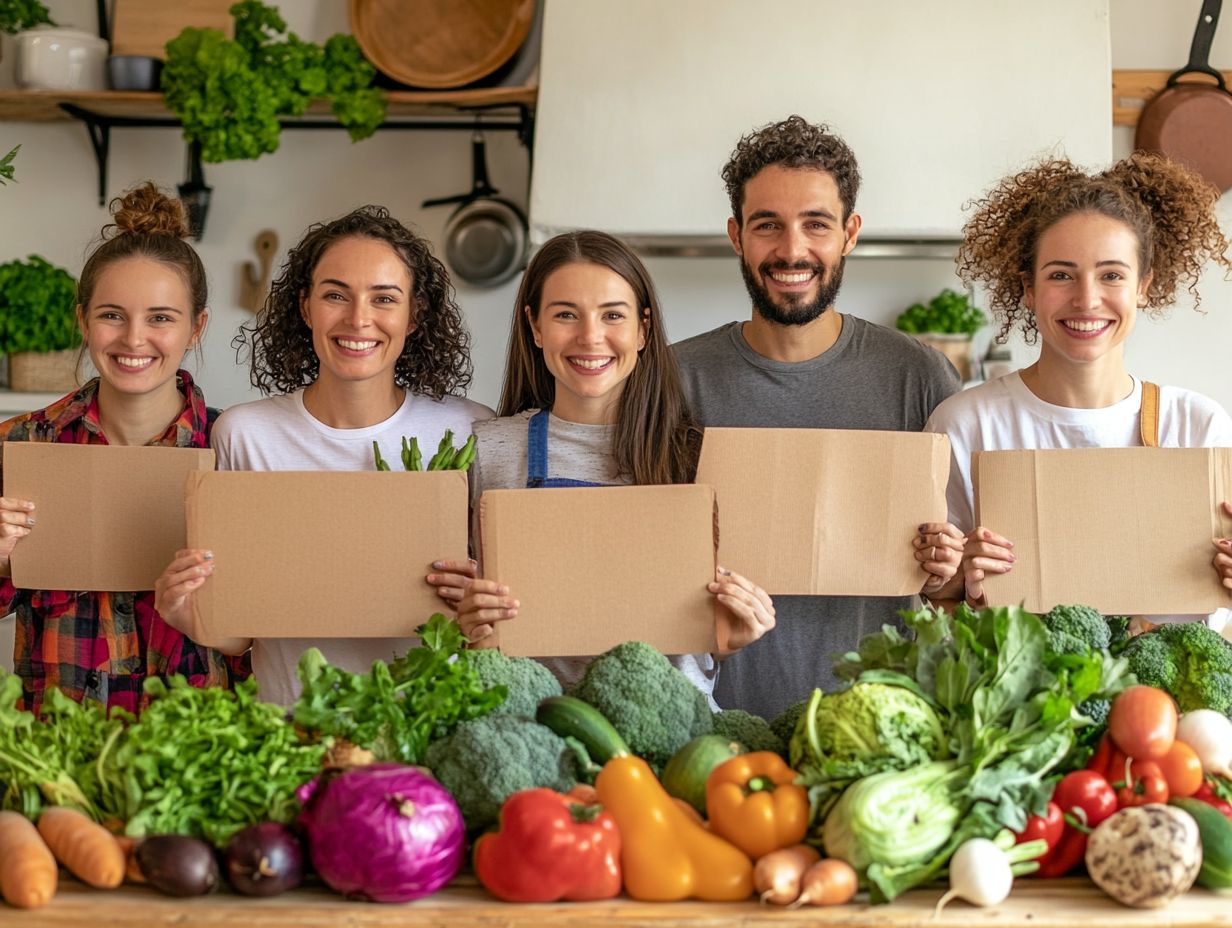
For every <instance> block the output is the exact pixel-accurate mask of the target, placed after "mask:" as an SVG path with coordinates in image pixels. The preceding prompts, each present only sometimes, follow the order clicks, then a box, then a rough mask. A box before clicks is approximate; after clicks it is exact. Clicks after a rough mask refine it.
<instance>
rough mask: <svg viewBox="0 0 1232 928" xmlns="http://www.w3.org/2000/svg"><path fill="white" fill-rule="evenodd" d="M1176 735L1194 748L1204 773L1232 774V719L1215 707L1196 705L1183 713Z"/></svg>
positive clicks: (1227, 775)
mask: <svg viewBox="0 0 1232 928" xmlns="http://www.w3.org/2000/svg"><path fill="white" fill-rule="evenodd" d="M1176 739H1177V740H1178V741H1184V742H1185V743H1186V744H1187V745H1189V746H1190V747H1191V748H1193V749H1194V752H1195V753H1197V755H1198V759H1199V760H1200V761H1202V771H1203V772H1204V773H1217V774H1219V775H1220V776H1221V777H1232V719H1229V718H1228V717H1227V716H1226V715H1224V714H1223V713H1222V712H1216V711H1215V710H1214V709H1194V710H1193V711H1192V712H1186V713H1185V714H1184V715H1182V716H1181V719H1180V721H1179V722H1177V725H1176Z"/></svg>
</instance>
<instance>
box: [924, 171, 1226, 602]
mask: <svg viewBox="0 0 1232 928" xmlns="http://www.w3.org/2000/svg"><path fill="white" fill-rule="evenodd" d="M1216 198H1217V195H1216V192H1215V190H1214V189H1213V188H1212V187H1210V186H1209V185H1208V184H1207V183H1206V182H1205V181H1203V180H1202V179H1201V178H1200V177H1199V176H1198V175H1196V174H1194V173H1193V172H1191V171H1189V170H1188V169H1186V168H1184V167H1182V166H1181V165H1178V164H1175V163H1173V162H1170V161H1168V160H1166V159H1164V158H1161V157H1159V156H1157V155H1151V154H1146V153H1142V152H1138V153H1135V154H1133V155H1131V156H1130V157H1128V158H1126V159H1124V160H1123V161H1120V162H1118V163H1116V164H1114V165H1113V166H1112V167H1111V168H1109V169H1108V170H1106V171H1103V172H1100V173H1098V174H1087V173H1085V172H1083V171H1081V170H1080V169H1079V168H1077V167H1075V166H1074V165H1073V164H1071V163H1070V162H1068V161H1065V160H1050V161H1045V162H1043V163H1041V164H1039V165H1036V166H1035V167H1032V168H1030V169H1028V170H1025V171H1022V172H1020V173H1018V174H1015V175H1013V176H1010V177H1006V178H1004V179H1003V180H1002V181H1001V182H1000V183H999V184H997V185H996V186H995V187H994V188H993V189H992V190H991V191H990V192H989V193H988V194H987V195H986V196H985V197H984V198H983V199H981V200H979V201H977V203H976V210H975V213H974V214H973V215H972V217H971V219H970V220H969V221H968V222H967V224H966V226H965V227H964V229H963V243H962V246H961V248H960V249H959V253H958V259H957V260H958V270H959V276H960V277H961V278H962V279H963V281H964V282H965V283H967V284H972V283H976V282H978V283H980V284H982V285H983V286H984V287H986V288H987V291H988V295H989V301H990V304H991V306H992V308H993V310H994V312H995V313H996V315H997V317H998V319H999V320H1000V322H1001V335H1000V337H1001V338H1002V339H1004V337H1005V336H1006V334H1007V333H1008V332H1009V331H1010V330H1011V329H1012V328H1014V326H1016V325H1017V326H1020V327H1021V328H1022V330H1023V332H1024V333H1025V334H1026V336H1027V339H1028V341H1035V340H1036V339H1038V340H1039V341H1040V343H1041V345H1040V356H1039V360H1038V361H1036V362H1035V363H1034V364H1032V365H1030V366H1029V367H1026V368H1024V369H1023V370H1020V371H1017V372H1015V373H1013V374H1008V375H1006V376H1005V377H1001V378H999V379H997V380H994V381H991V382H989V383H985V384H982V385H980V386H978V387H974V388H972V389H970V390H967V391H964V392H962V393H959V394H956V395H955V396H952V397H950V398H949V399H948V400H946V401H945V402H943V403H942V404H941V405H940V406H938V407H937V409H936V411H935V412H934V413H933V415H932V417H931V418H930V419H929V422H928V425H927V426H925V427H926V428H927V429H929V430H931V431H935V432H942V433H944V434H946V435H948V436H949V438H950V443H951V446H952V449H953V460H952V465H951V475H950V485H949V492H948V499H949V508H950V521H951V522H953V523H954V524H955V525H957V526H958V527H959V528H960V529H962V530H963V531H965V532H968V533H969V534H968V536H967V539H968V540H967V545H966V550H965V552H964V557H963V572H962V574H961V575H960V577H959V578H956V579H962V580H964V581H965V597H966V600H967V602H968V603H969V604H972V605H979V604H982V603H983V602H984V590H983V581H984V578H985V576H986V575H987V574H988V573H1006V572H1008V571H1010V570H1011V569H1013V566H1014V560H1015V558H1014V552H1013V543H1012V541H1011V540H1010V539H1007V538H1004V537H1002V536H1001V535H999V534H997V533H996V532H995V531H994V530H993V529H992V528H989V527H985V526H978V527H977V526H975V525H974V516H973V512H974V504H973V493H972V484H971V454H972V452H975V451H994V450H1014V449H1022V448H1091V447H1109V448H1121V447H1130V446H1134V445H1140V444H1141V445H1159V446H1164V447H1182V448H1186V447H1190V448H1191V447H1213V446H1226V445H1232V419H1230V418H1229V416H1228V414H1227V413H1226V412H1225V411H1224V410H1223V409H1222V408H1221V407H1220V406H1219V404H1218V403H1216V402H1215V401H1214V400H1211V399H1209V398H1208V397H1205V396H1202V395H1201V394H1198V393H1194V392H1193V391H1191V390H1185V389H1182V388H1180V387H1157V386H1155V385H1153V384H1150V383H1144V382H1143V381H1141V380H1140V379H1138V378H1136V377H1134V376H1132V375H1131V374H1130V373H1129V372H1128V370H1126V367H1125V342H1126V340H1127V339H1128V338H1129V335H1130V332H1131V331H1132V330H1133V328H1134V324H1135V322H1136V321H1137V318H1138V314H1139V312H1142V311H1145V312H1146V313H1148V314H1150V315H1156V314H1158V313H1160V312H1161V311H1163V310H1165V309H1166V308H1167V307H1169V306H1171V305H1172V303H1173V301H1174V299H1175V297H1176V295H1177V291H1178V290H1179V289H1181V288H1182V287H1183V288H1184V289H1186V290H1188V291H1189V292H1190V293H1191V294H1192V295H1193V297H1194V301H1195V304H1196V303H1197V301H1198V292H1197V282H1198V278H1199V276H1200V274H1201V271H1202V268H1203V266H1204V265H1205V264H1206V263H1207V262H1209V261H1215V262H1217V263H1218V264H1220V265H1222V266H1223V267H1224V268H1225V269H1232V262H1230V261H1229V259H1228V257H1227V255H1226V254H1225V252H1226V251H1227V248H1228V240H1227V239H1226V238H1225V237H1224V234H1223V232H1222V231H1221V230H1220V228H1219V224H1218V222H1217V220H1216V217H1215V201H1216ZM1152 409H1157V410H1158V417H1157V418H1155V417H1153V416H1152V415H1151V414H1150V411H1151V410H1152ZM1144 410H1145V411H1146V414H1145V415H1143V414H1142V413H1143V411H1144ZM1152 422H1154V423H1155V425H1154V427H1152ZM1224 506H1225V508H1227V509H1228V512H1229V514H1230V515H1232V507H1229V506H1228V504H1227V503H1224ZM1217 551H1218V553H1217V554H1216V555H1215V560H1214V564H1215V568H1216V570H1217V571H1218V572H1219V574H1220V575H1221V577H1222V582H1223V584H1224V586H1225V587H1227V588H1228V589H1229V590H1230V591H1232V556H1230V555H1232V543H1230V542H1229V541H1227V540H1223V541H1220V542H1217ZM961 592H963V588H962V587H961V586H959V585H958V584H956V583H955V584H952V585H951V586H950V588H949V589H948V590H945V591H943V592H942V593H941V594H939V595H940V596H941V597H944V596H945V594H946V593H949V594H950V595H951V596H954V597H957V596H958V595H959V594H960V593H961ZM1221 611H1223V610H1221ZM1221 618H1222V617H1221Z"/></svg>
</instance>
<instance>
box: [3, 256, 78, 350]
mask: <svg viewBox="0 0 1232 928" xmlns="http://www.w3.org/2000/svg"><path fill="white" fill-rule="evenodd" d="M80 344H81V332H80V331H79V330H78V328H77V282H76V281H75V280H74V279H73V275H72V274H70V273H69V272H68V271H66V270H64V269H63V268H60V267H56V266H55V265H53V264H51V263H49V262H48V261H47V260H45V259H44V258H41V257H39V256H38V255H31V256H30V257H29V259H28V260H26V261H21V260H17V261H9V262H8V263H6V264H0V352H2V353H7V354H17V353H18V352H21V351H38V352H47V351H63V350H64V349H66V348H76V347H77V346H78V345H80Z"/></svg>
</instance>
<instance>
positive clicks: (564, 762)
mask: <svg viewBox="0 0 1232 928" xmlns="http://www.w3.org/2000/svg"><path fill="white" fill-rule="evenodd" d="M424 763H425V764H426V765H427V766H428V769H430V770H431V771H432V774H433V775H434V776H435V777H436V778H437V779H438V780H440V782H441V784H442V785H443V786H444V787H445V789H447V790H449V792H450V793H451V794H452V795H453V798H454V799H455V800H456V801H457V803H458V808H459V809H460V810H461V811H462V818H463V819H464V820H465V821H466V827H467V829H469V830H471V831H479V830H481V829H484V828H486V827H488V826H489V825H492V824H494V823H495V822H496V821H497V819H498V818H499V816H500V808H501V805H502V804H503V803H504V802H505V800H506V799H508V798H509V797H510V796H511V795H513V794H514V793H516V792H518V790H523V789H531V788H532V787H536V786H545V787H547V788H549V789H554V790H558V791H559V792H562V793H563V792H568V791H569V790H571V789H573V787H574V786H576V785H577V783H578V771H579V767H578V757H577V754H576V753H575V751H574V749H573V748H571V747H570V746H569V745H568V744H567V743H566V742H565V740H564V739H563V738H561V737H560V736H559V735H557V734H555V733H554V732H553V731H552V730H551V729H549V728H547V727H545V726H543V725H540V724H539V723H538V722H535V721H532V720H531V719H527V718H522V717H521V716H517V715H486V716H484V717H483V718H479V719H475V720H474V721H470V722H463V723H462V724H461V725H459V726H458V727H457V728H456V729H454V731H453V733H452V734H450V735H447V736H446V737H444V738H441V739H440V740H438V741H434V742H432V743H431V744H430V745H428V751H427V753H426V754H425V755H424Z"/></svg>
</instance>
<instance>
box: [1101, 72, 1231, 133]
mask: <svg viewBox="0 0 1232 928" xmlns="http://www.w3.org/2000/svg"><path fill="white" fill-rule="evenodd" d="M1172 73H1174V71H1134V70H1126V69H1113V71H1112V124H1113V125H1114V126H1136V125H1138V115H1139V114H1140V113H1141V112H1142V108H1143V107H1144V106H1146V104H1147V101H1148V100H1150V99H1151V98H1152V97H1154V96H1155V95H1156V94H1157V93H1159V92H1160V91H1161V90H1163V89H1164V87H1165V86H1166V85H1167V83H1168V75H1170V74H1172ZM1220 73H1221V74H1223V79H1224V80H1225V81H1227V83H1228V86H1230V87H1232V71H1221V72H1220ZM1184 80H1185V82H1186V83H1190V82H1192V83H1195V84H1197V83H1199V82H1201V83H1203V84H1204V85H1209V86H1211V87H1214V86H1215V84H1214V83H1213V82H1212V81H1206V80H1204V79H1203V78H1201V77H1193V78H1190V77H1186V78H1185V79H1184Z"/></svg>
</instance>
